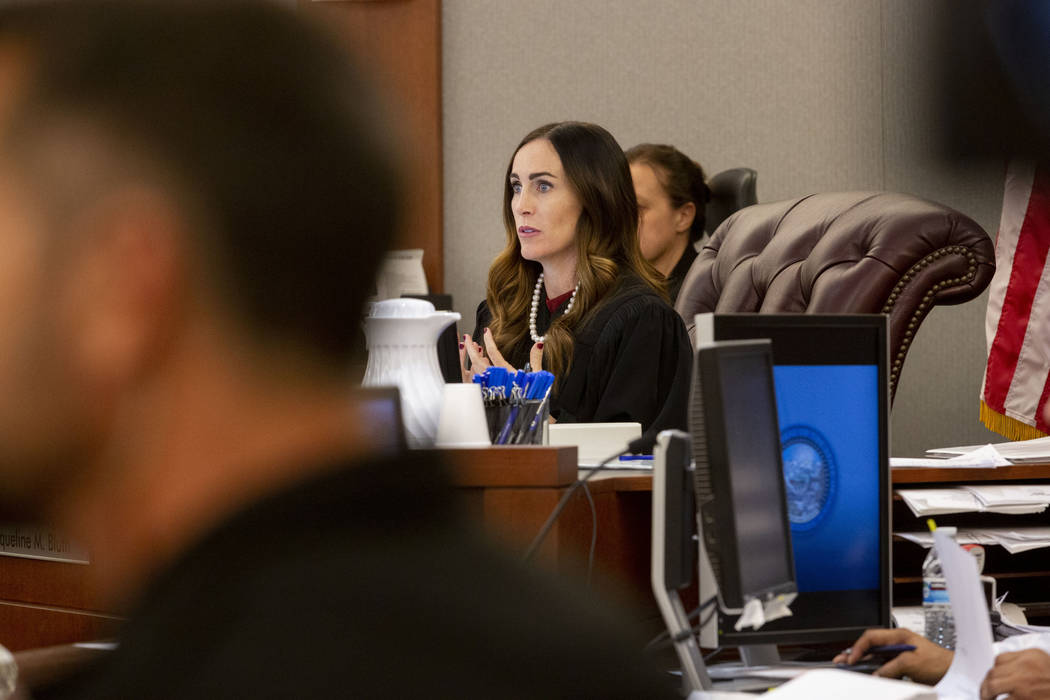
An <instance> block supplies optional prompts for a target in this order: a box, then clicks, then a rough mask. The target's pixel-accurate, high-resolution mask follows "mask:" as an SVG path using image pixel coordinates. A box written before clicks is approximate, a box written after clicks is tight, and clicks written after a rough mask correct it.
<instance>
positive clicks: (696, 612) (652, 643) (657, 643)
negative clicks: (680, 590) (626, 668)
mask: <svg viewBox="0 0 1050 700" xmlns="http://www.w3.org/2000/svg"><path fill="white" fill-rule="evenodd" d="M717 600H718V596H717V595H713V596H711V597H710V598H708V599H707V600H705V601H704V602H703V603H700V605H698V606H696V607H695V608H693V609H692V610H690V611H689V614H688V615H686V616H685V619H686V620H692V619H693V618H694V617H699V616H700V613H702V612H703V611H704V610H707V608H709V607H711V605H713V604H714V603H715V601H717ZM710 621H711V618H710V617H708V618H707V620H706V621H705V622H703V623H701V624H700V625H699V626H697V627H690V628H689V629H690V630H691V631H693V632H696V633H699V632H700V630H701V629H702V628H703V626H704V625H705V624H707V623H708V622H710ZM670 637H671V633H670V632H668V631H667V630H664V631H663V632H661V633H660V634H658V635H656V636H655V637H653V638H652V639H650V640H649V643H648V644H646V645H645V646H644V647H642V651H647V650H649V649H653V650H654V651H655V650H656V649H663V648H664V647H667V646H669V644H670ZM665 641H666V642H668V643H667V644H664V643H663V642H665Z"/></svg>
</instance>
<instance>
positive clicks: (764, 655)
mask: <svg viewBox="0 0 1050 700" xmlns="http://www.w3.org/2000/svg"><path fill="white" fill-rule="evenodd" d="M737 648H738V649H739V650H740V660H741V662H742V664H741V665H742V666H745V667H747V666H776V665H777V664H779V663H780V652H779V651H777V645H776V644H743V645H741V646H739V647H737Z"/></svg>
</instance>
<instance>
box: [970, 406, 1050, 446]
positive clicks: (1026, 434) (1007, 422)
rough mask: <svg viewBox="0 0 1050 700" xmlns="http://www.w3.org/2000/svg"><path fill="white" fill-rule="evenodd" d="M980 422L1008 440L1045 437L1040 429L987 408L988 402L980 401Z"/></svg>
mask: <svg viewBox="0 0 1050 700" xmlns="http://www.w3.org/2000/svg"><path fill="white" fill-rule="evenodd" d="M981 422H982V423H984V424H985V426H987V427H988V429H989V430H991V431H994V432H996V433H999V434H1000V435H1002V436H1003V437H1004V438H1006V439H1007V440H1010V441H1014V440H1033V439H1035V438H1041V437H1046V433H1044V432H1043V431H1042V430H1039V429H1038V428H1035V427H1033V426H1031V425H1028V424H1027V423H1022V422H1021V421H1019V420H1017V419H1016V418H1011V417H1010V416H1004V415H1003V414H1001V413H999V412H998V411H995V410H993V409H991V408H989V407H988V404H986V403H985V402H984V401H981Z"/></svg>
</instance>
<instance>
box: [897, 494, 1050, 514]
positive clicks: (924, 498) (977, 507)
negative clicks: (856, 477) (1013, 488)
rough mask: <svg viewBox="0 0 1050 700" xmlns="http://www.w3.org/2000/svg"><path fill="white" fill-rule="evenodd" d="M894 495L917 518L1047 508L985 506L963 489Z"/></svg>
mask: <svg viewBox="0 0 1050 700" xmlns="http://www.w3.org/2000/svg"><path fill="white" fill-rule="evenodd" d="M896 493H897V495H899V496H900V497H901V498H902V499H904V503H905V504H906V505H907V506H908V508H910V509H911V512H912V513H914V514H915V516H916V517H919V518H922V517H926V516H929V515H943V514H945V513H1010V514H1022V513H1041V512H1043V511H1044V510H1046V508H1047V504H1045V503H1029V504H1019V505H985V504H983V503H982V502H981V499H980V498H978V497H977V494H975V493H974V492H972V491H969V490H967V489H966V488H963V487H956V488H944V489H897V491H896Z"/></svg>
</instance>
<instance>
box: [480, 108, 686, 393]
mask: <svg viewBox="0 0 1050 700" xmlns="http://www.w3.org/2000/svg"><path fill="white" fill-rule="evenodd" d="M537 139H546V140H547V141H549V142H550V144H551V145H552V146H553V147H554V150H555V151H556V152H557V153H558V157H559V158H560V159H561V164H562V168H564V170H565V176H566V178H567V179H568V181H569V184H570V185H571V186H572V187H573V188H574V190H575V192H576V196H577V197H578V198H579V200H580V204H581V205H582V212H581V214H580V218H579V220H578V221H577V222H576V252H577V258H576V279H577V280H578V281H579V284H580V291H579V292H578V293H577V294H576V301H575V302H574V303H573V305H572V310H571V311H570V312H569V313H567V314H565V315H564V316H561V317H559V318H557V319H555V320H554V322H553V323H552V324H551V327H550V328H549V329H548V330H547V333H546V337H545V338H544V341H543V357H544V366H545V367H546V368H547V369H549V370H550V371H551V372H553V373H554V374H555V376H557V377H558V381H559V383H560V381H561V379H562V375H563V373H564V372H565V371H566V370H567V369H568V368H569V366H570V365H571V363H572V352H573V343H574V342H575V334H574V331H575V330H576V329H577V328H580V327H582V325H583V323H584V322H585V321H586V320H587V318H588V317H589V316H590V315H591V313H593V311H594V310H595V309H596V308H598V306H599V305H600V304H601V303H602V301H603V300H604V299H605V298H606V296H607V295H608V294H609V292H610V291H611V290H612V289H613V287H614V286H615V285H616V282H617V278H618V277H619V276H621V275H622V274H623V273H624V272H627V271H630V272H633V273H635V274H636V275H638V276H639V277H640V278H641V279H642V280H644V281H645V282H646V283H648V284H649V285H650V286H651V287H652V288H653V289H654V290H655V291H656V292H657V293H659V294H660V295H661V296H662V297H663V298H664V299H666V298H667V292H666V288H665V286H664V282H663V281H662V278H661V276H660V274H659V273H658V272H657V271H656V270H655V268H653V267H652V266H651V265H650V264H649V263H648V262H646V261H645V260H644V259H643V258H642V253H641V249H640V248H639V247H638V200H637V199H636V198H635V194H634V184H633V182H632V180H631V169H630V166H629V165H628V164H627V158H626V157H625V156H624V154H623V151H622V150H621V149H620V146H619V144H617V143H616V139H614V138H613V137H612V134H610V133H609V132H608V131H606V130H605V129H603V128H602V127H600V126H598V125H597V124H587V123H584V122H556V123H553V124H547V125H545V126H541V127H540V128H538V129H536V130H534V131H532V132H530V133H529V134H528V135H526V136H525V138H523V139H522V140H521V143H519V144H518V147H517V148H515V149H514V153H513V154H512V155H511V157H510V162H509V163H508V164H507V172H506V177H505V178H504V180H503V225H504V228H505V229H506V235H507V246H506V247H505V248H504V249H503V251H502V252H501V253H500V254H499V255H498V256H497V257H496V259H495V260H494V261H493V263H492V267H491V268H489V280H488V292H487V295H486V300H487V301H488V306H489V310H490V311H491V312H492V322H491V324H490V328H491V329H492V335H493V338H494V339H495V341H496V345H497V346H498V347H500V348H501V349H503V350H504V352H508V351H509V349H510V348H513V347H516V346H517V345H518V344H519V343H521V342H522V341H523V340H525V339H526V338H527V337H528V333H529V305H530V303H531V301H532V292H533V289H534V288H535V285H536V278H537V277H538V276H539V273H540V272H541V271H542V268H541V266H540V264H539V263H538V262H535V261H531V260H526V259H524V258H523V257H522V256H521V243H520V242H519V241H518V234H517V227H516V226H515V222H514V212H513V210H512V209H511V199H512V197H513V196H514V191H513V189H512V188H511V184H510V173H511V169H512V168H513V165H514V157H515V156H516V155H517V154H518V151H519V150H521V147H522V146H524V145H525V144H527V143H530V142H532V141H535V140H537Z"/></svg>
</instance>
